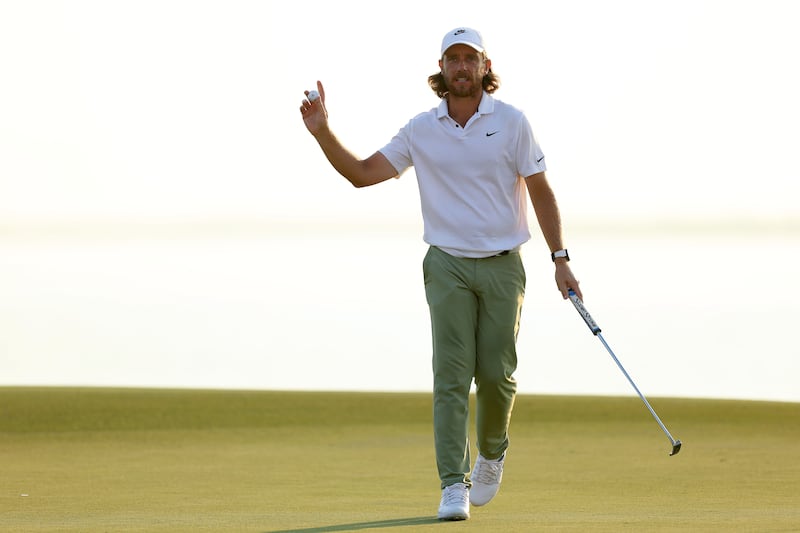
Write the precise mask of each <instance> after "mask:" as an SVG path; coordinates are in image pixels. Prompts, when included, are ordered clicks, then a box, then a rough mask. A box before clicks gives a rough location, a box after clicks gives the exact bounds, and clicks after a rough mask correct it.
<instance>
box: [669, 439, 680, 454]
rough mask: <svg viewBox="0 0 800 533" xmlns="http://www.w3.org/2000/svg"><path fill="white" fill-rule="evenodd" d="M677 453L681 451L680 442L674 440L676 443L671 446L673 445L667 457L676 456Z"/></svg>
mask: <svg viewBox="0 0 800 533" xmlns="http://www.w3.org/2000/svg"><path fill="white" fill-rule="evenodd" d="M679 451H681V441H679V440H676V441H675V444H673V445H672V453H671V454H669V455H670V457H672V456H673V455H677V453H678V452H679Z"/></svg>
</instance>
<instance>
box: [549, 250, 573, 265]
mask: <svg viewBox="0 0 800 533" xmlns="http://www.w3.org/2000/svg"><path fill="white" fill-rule="evenodd" d="M559 257H563V258H564V259H566V260H567V261H569V252H567V249H566V248H564V249H563V250H556V251H555V252H553V253H552V254H550V259H552V260H553V263H555V262H556V259H558V258H559Z"/></svg>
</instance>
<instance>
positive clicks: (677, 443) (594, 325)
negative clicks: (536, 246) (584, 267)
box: [569, 289, 681, 456]
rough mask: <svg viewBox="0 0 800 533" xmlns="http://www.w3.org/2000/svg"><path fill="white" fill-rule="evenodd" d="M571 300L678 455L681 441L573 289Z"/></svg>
mask: <svg viewBox="0 0 800 533" xmlns="http://www.w3.org/2000/svg"><path fill="white" fill-rule="evenodd" d="M569 299H570V300H572V305H574V306H575V309H577V310H578V313H579V314H580V315H581V318H583V321H584V322H586V325H587V326H589V329H590V330H591V331H592V333H593V334H594V336H595V337H597V338H598V339H600V342H602V343H603V346H605V347H606V350H608V353H609V354H611V357H612V358H613V359H614V362H615V363H617V366H618V367H619V369H620V370H622V373H623V374H625V377H626V378H628V381H629V382H630V384H631V385H632V386H633V390H635V391H636V394H638V395H639V398H641V399H642V401H643V402H644V404H645V405H646V406H647V408H648V409H649V410H650V414H651V415H653V418H655V419H656V422H658V425H659V426H661V430H662V431H663V432H664V434H665V435H666V436H667V437H668V438H669V441H670V442H671V443H672V453H670V456H673V455H675V454H677V453H678V452H679V451H681V441H680V440H676V439H674V438H673V437H672V435H671V434H670V432H669V431H667V427H666V426H665V425H664V423H663V422H662V421H661V419H660V418H658V415H657V414H656V412H655V410H654V409H653V408H652V407H651V406H650V402H648V401H647V398H645V397H644V395H643V394H642V393H641V392H639V387H637V386H636V383H634V382H633V380H632V379H631V377H630V376H629V375H628V372H626V371H625V368H624V367H623V366H622V363H620V362H619V359H617V356H616V355H614V352H613V351H612V350H611V347H610V346H609V345H608V343H607V342H606V340H605V339H604V338H603V336H602V335H601V334H600V327H599V326H598V325H597V322H595V321H594V319H593V318H592V315H590V314H589V311H587V310H586V307H584V305H583V302H582V301H581V299H580V298H578V295H577V294H575V291H573V290H572V289H569Z"/></svg>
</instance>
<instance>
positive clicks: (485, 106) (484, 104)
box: [436, 91, 494, 118]
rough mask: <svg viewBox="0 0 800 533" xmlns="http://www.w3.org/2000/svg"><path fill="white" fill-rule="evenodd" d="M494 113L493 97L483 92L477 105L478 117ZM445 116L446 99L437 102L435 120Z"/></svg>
mask: <svg viewBox="0 0 800 533" xmlns="http://www.w3.org/2000/svg"><path fill="white" fill-rule="evenodd" d="M493 111H494V97H492V95H491V94H489V93H487V92H486V91H483V96H482V97H481V101H480V103H479V104H478V115H486V114H488V113H491V112H493ZM446 116H447V98H442V101H441V102H439V107H437V108H436V118H444V117H446Z"/></svg>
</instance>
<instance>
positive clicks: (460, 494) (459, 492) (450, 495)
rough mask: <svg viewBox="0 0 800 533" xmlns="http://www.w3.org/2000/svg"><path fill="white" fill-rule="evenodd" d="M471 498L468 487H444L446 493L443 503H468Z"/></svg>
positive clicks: (443, 495) (443, 496)
mask: <svg viewBox="0 0 800 533" xmlns="http://www.w3.org/2000/svg"><path fill="white" fill-rule="evenodd" d="M468 499H469V493H468V492H467V490H466V489H463V488H461V487H456V486H455V485H451V486H450V487H447V488H446V489H444V493H443V494H442V503H443V504H445V505H450V504H453V503H466V502H467V500H468Z"/></svg>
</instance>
